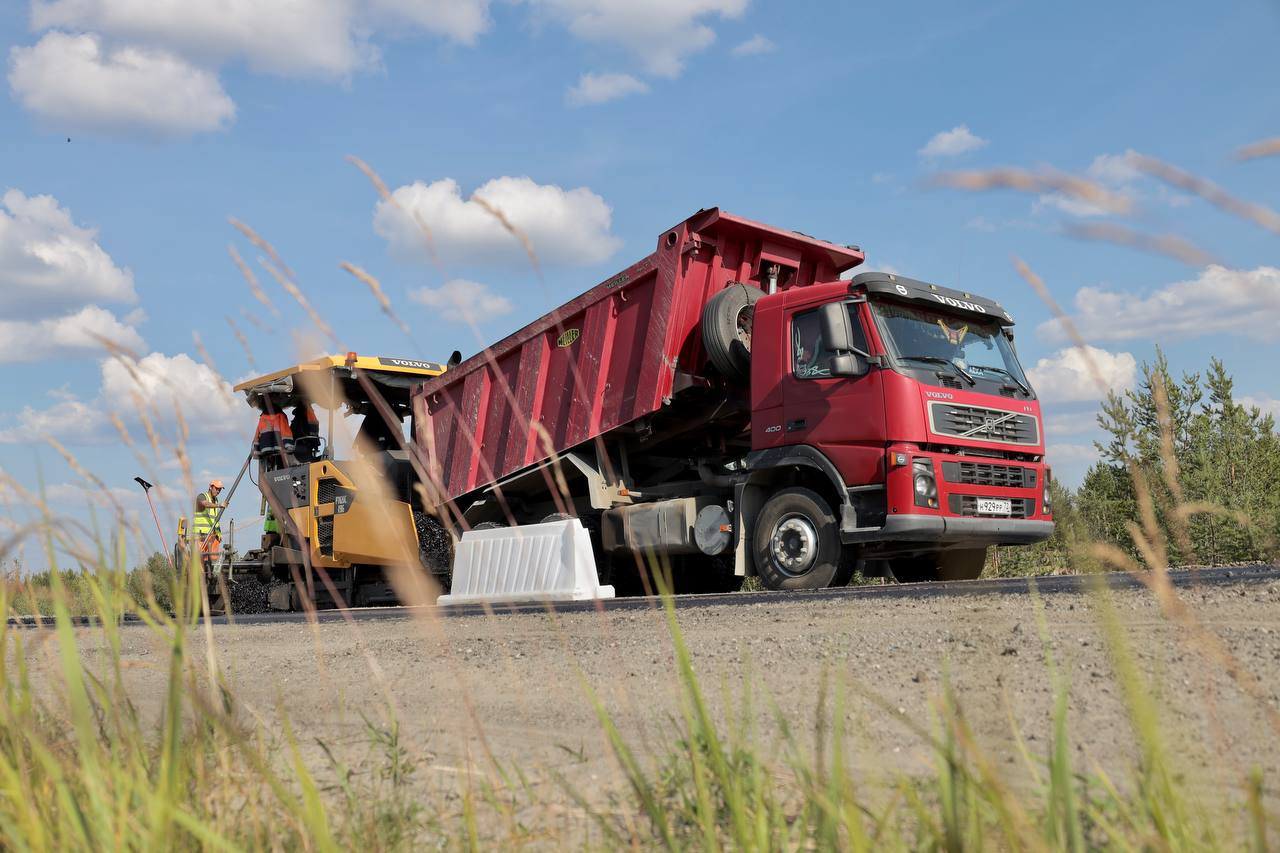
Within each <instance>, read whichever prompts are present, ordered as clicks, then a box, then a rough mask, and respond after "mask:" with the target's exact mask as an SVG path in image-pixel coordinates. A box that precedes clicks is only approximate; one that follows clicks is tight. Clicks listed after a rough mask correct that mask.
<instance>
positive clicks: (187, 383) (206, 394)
mask: <svg viewBox="0 0 1280 853" xmlns="http://www.w3.org/2000/svg"><path fill="white" fill-rule="evenodd" d="M102 396H103V398H104V399H105V400H106V401H108V402H110V403H112V404H114V405H115V406H117V407H118V409H119V410H120V411H121V414H125V413H126V412H128V411H130V410H132V409H134V408H135V407H136V406H137V405H139V404H141V405H142V406H144V407H145V408H146V409H147V410H149V411H150V412H154V413H156V414H158V415H159V416H160V417H161V418H165V419H168V418H169V417H172V416H174V412H175V409H177V408H180V409H181V411H182V416H183V418H184V419H185V420H186V422H187V426H188V428H190V429H191V430H192V432H193V433H199V434H202V435H224V434H227V433H233V432H235V431H236V430H237V428H238V427H240V426H242V425H244V424H246V423H247V424H248V425H249V428H250V429H252V425H253V421H254V420H255V419H254V417H253V412H252V410H250V409H249V407H248V406H247V405H246V404H245V403H244V402H243V400H239V399H237V398H236V396H235V394H234V393H233V392H232V390H231V385H230V384H229V383H227V382H226V381H225V380H224V379H222V378H221V377H220V376H218V375H217V374H216V373H214V372H213V370H212V368H210V367H209V366H208V365H207V364H201V363H200V362H197V361H195V360H193V359H192V358H191V356H189V355H186V354H185V353H178V354H177V355H174V356H168V355H165V354H164V353H159V352H153V353H151V354H150V355H147V356H144V357H143V358H141V359H139V360H138V361H136V362H134V361H128V360H122V359H116V358H113V359H108V360H107V361H104V362H103V363H102Z"/></svg>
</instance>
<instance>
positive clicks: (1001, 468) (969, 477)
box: [942, 462, 1036, 489]
mask: <svg viewBox="0 0 1280 853" xmlns="http://www.w3.org/2000/svg"><path fill="white" fill-rule="evenodd" d="M942 478H943V479H944V480H946V481H947V482H948V483H961V484H962V485H966V486H1000V487H1002V488H1008V489H1034V488H1035V487H1036V469H1034V468H1023V467H1020V466H1017V465H991V464H989V463H987V462H943V463H942Z"/></svg>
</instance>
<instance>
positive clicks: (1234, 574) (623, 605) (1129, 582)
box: [9, 565, 1280, 628]
mask: <svg viewBox="0 0 1280 853" xmlns="http://www.w3.org/2000/svg"><path fill="white" fill-rule="evenodd" d="M1169 579H1170V580H1171V581H1172V582H1173V584H1174V586H1177V587H1187V588H1191V587H1196V586H1229V585H1233V584H1256V583H1267V582H1272V581H1280V565H1249V566H1230V567H1221V568H1212V569H1178V570H1176V571H1171V572H1169ZM1100 582H1105V583H1106V585H1107V586H1108V587H1110V588H1111V589H1136V588H1138V587H1140V586H1142V585H1143V581H1142V577H1141V576H1140V575H1134V574H1129V573H1126V572H1108V573H1105V574H1098V575H1043V576H1040V577H1034V578H993V579H991V580H976V581H945V582H935V583H918V584H898V583H886V584H867V585H862V586H847V587H841V588H838V589H819V590H805V591H787V592H771V591H766V592H728V593H721V594H717V595H677V596H675V598H674V599H673V600H674V602H675V606H676V609H677V610H684V609H687V608H691V607H728V606H743V605H760V604H802V603H805V602H813V601H831V600H838V599H850V600H856V599H862V598H937V597H940V596H961V595H966V596H969V595H1026V594H1028V593H1029V592H1030V591H1031V588H1032V586H1033V585H1034V587H1035V589H1036V591H1037V592H1038V593H1040V594H1041V595H1055V594H1060V593H1079V592H1085V591H1087V590H1088V589H1089V588H1090V586H1091V585H1092V584H1094V583H1100ZM661 606H662V599H661V598H660V597H658V596H640V597H633V598H605V599H592V600H589V601H546V602H523V603H519V604H461V605H452V606H448V607H437V606H417V607H362V608H351V609H347V610H319V611H316V613H315V615H314V618H315V619H316V621H318V622H322V623H323V622H342V621H346V620H349V619H350V620H356V621H361V622H366V621H377V620H386V619H411V618H415V617H424V618H438V617H458V616H486V615H518V614H533V613H543V614H545V613H590V612H604V611H631V610H654V609H657V608H660V607H661ZM311 618H312V617H311V615H310V614H307V613H284V612H280V611H270V612H267V613H246V614H242V615H239V616H230V617H228V616H215V617H213V623H214V624H215V625H223V624H236V625H261V624H268V623H274V622H298V623H305V622H307V621H308V620H309V619H311ZM71 622H72V624H73V625H80V626H86V627H87V626H95V625H97V624H99V620H98V619H97V617H93V616H77V617H73V618H72V620H71ZM121 622H122V623H123V624H126V625H135V624H136V625H140V624H142V621H141V620H140V619H138V618H137V617H136V616H125V617H124V618H123V619H122V620H121ZM9 625H11V626H14V627H24V628H51V627H53V620H52V619H51V618H38V617H35V616H19V617H14V618H11V619H9Z"/></svg>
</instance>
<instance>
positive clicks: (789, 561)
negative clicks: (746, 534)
mask: <svg viewBox="0 0 1280 853" xmlns="http://www.w3.org/2000/svg"><path fill="white" fill-rule="evenodd" d="M752 545H753V550H754V552H755V563H756V574H758V575H759V576H760V582H761V583H762V584H764V585H765V586H766V587H768V588H769V589H823V588H824V587H827V586H830V585H831V582H832V580H833V579H835V577H836V573H837V572H839V570H840V526H839V524H838V523H837V522H836V517H835V515H834V514H833V513H832V512H831V507H829V506H828V505H827V502H826V501H825V500H823V499H822V496H821V495H819V494H818V493H817V492H813V491H810V490H809V489H804V488H800V487H793V488H789V489H783V490H782V491H780V492H778V493H777V494H775V495H774V496H773V497H771V498H769V500H768V501H767V502H766V503H765V505H764V507H763V508H762V509H761V510H760V514H759V515H758V516H756V521H755V529H754V532H753V534H752Z"/></svg>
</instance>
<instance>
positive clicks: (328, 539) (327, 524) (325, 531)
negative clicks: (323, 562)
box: [316, 515, 333, 557]
mask: <svg viewBox="0 0 1280 853" xmlns="http://www.w3.org/2000/svg"><path fill="white" fill-rule="evenodd" d="M316 548H318V549H319V550H320V553H321V554H323V555H324V556H326V557H332V556H333V516H331V515H330V516H327V517H325V518H318V519H316Z"/></svg>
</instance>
